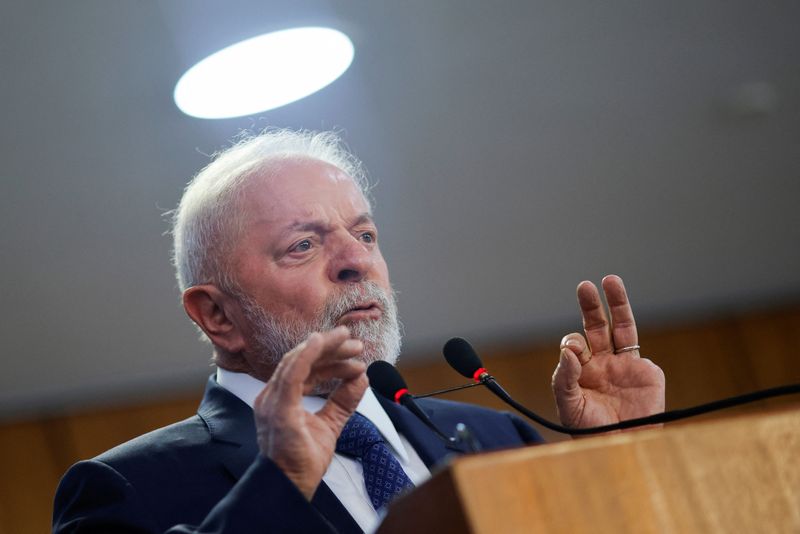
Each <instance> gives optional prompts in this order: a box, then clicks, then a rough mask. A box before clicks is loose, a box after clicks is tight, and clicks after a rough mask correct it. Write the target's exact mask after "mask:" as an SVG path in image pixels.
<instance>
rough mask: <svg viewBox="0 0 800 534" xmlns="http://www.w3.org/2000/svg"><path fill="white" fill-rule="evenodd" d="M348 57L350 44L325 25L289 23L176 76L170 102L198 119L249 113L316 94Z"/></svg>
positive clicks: (346, 64)
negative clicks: (294, 24) (317, 26)
mask: <svg viewBox="0 0 800 534" xmlns="http://www.w3.org/2000/svg"><path fill="white" fill-rule="evenodd" d="M352 61H353V43H352V42H351V41H350V39H349V38H348V37H347V36H346V35H345V34H343V33H341V32H339V31H337V30H333V29H330V28H293V29H290V30H282V31H278V32H273V33H267V34H264V35H259V36H258V37H253V38H252V39H247V40H245V41H241V42H239V43H236V44H234V45H231V46H229V47H227V48H223V49H222V50H220V51H219V52H215V53H214V54H211V55H210V56H208V57H207V58H205V59H203V60H202V61H200V62H199V63H197V64H196V65H195V66H193V67H192V68H190V69H189V70H188V71H186V73H185V74H184V75H183V76H181V78H180V80H178V83H177V84H176V85H175V95H174V97H175V104H177V106H178V108H180V110H181V111H183V112H184V113H186V114H187V115H191V116H193V117H199V118H202V119H223V118H228V117H241V116H243V115H252V114H254V113H260V112H262V111H267V110H270V109H275V108H277V107H280V106H284V105H286V104H289V103H291V102H294V101H296V100H300V99H301V98H303V97H305V96H308V95H310V94H312V93H315V92H317V91H319V90H320V89H322V88H323V87H325V86H326V85H328V84H330V83H331V82H333V81H334V80H335V79H336V78H338V77H339V76H341V75H342V74H343V73H344V71H346V70H347V68H348V67H349V66H350V63H352Z"/></svg>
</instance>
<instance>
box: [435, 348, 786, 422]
mask: <svg viewBox="0 0 800 534" xmlns="http://www.w3.org/2000/svg"><path fill="white" fill-rule="evenodd" d="M443 352H444V357H445V359H446V360H447V363H449V364H450V366H451V367H452V368H453V369H455V370H456V371H457V372H458V373H459V374H461V375H462V376H465V377H467V378H471V379H473V380H474V381H475V383H474V384H468V385H465V386H460V387H456V388H449V389H446V390H442V391H439V392H434V393H431V394H429V395H436V394H439V393H446V392H450V391H455V390H458V389H464V388H466V387H473V386H476V385H483V386H486V387H487V388H488V389H489V391H491V392H492V393H494V394H495V395H497V396H498V397H499V398H500V399H501V400H502V401H503V402H505V403H506V404H508V405H509V406H511V407H513V408H514V409H515V410H517V411H518V412H520V413H521V414H523V415H525V416H526V417H528V418H529V419H531V420H533V421H535V422H536V423H538V424H540V425H542V426H543V427H545V428H548V429H550V430H553V431H555V432H560V433H562V434H570V435H573V436H580V435H588V434H600V433H603V432H610V431H612V430H624V429H628V428H634V427H637V426H645V425H655V424H662V423H669V422H672V421H677V420H679V419H686V418H688V417H694V416H697V415H701V414H705V413H709V412H714V411H717V410H722V409H725V408H731V407H733V406H740V405H742V404H748V403H751V402H755V401H759V400H764V399H769V398H773V397H780V396H783V395H791V394H795V393H800V384H789V385H785V386H778V387H774V388H769V389H762V390H759V391H753V392H751V393H745V394H743V395H736V396H734V397H728V398H724V399H720V400H716V401H712V402H708V403H705V404H700V405H698V406H692V407H690V408H682V409H677V410H670V411H667V412H661V413H657V414H653V415H648V416H646V417H637V418H635V419H627V420H625V421H620V422H619V423H612V424H608V425H602V426H596V427H589V428H570V427H565V426H562V425H559V424H557V423H553V422H551V421H548V420H547V419H545V418H544V417H542V416H540V415H538V414H536V413H535V412H533V411H531V410H529V409H528V408H526V407H525V406H523V405H522V404H520V403H519V402H517V401H515V400H514V399H513V398H512V397H511V395H509V394H508V392H506V390H504V389H503V388H502V387H501V386H500V384H498V383H497V380H495V378H494V377H493V376H492V375H490V374H489V372H488V371H487V370H486V369H485V368H484V367H483V363H482V362H481V359H480V357H479V356H478V354H477V353H476V352H475V349H473V348H472V345H470V344H469V342H468V341H467V340H465V339H463V338H459V337H456V338H453V339H451V340H450V341H448V342H447V343H446V344H445V346H444V349H443ZM429 395H420V396H419V397H425V396H429Z"/></svg>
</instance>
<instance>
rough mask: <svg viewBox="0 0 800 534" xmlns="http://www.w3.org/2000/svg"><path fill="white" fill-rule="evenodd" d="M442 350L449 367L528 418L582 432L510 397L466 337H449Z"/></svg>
mask: <svg viewBox="0 0 800 534" xmlns="http://www.w3.org/2000/svg"><path fill="white" fill-rule="evenodd" d="M442 352H443V353H444V359H445V360H447V363H449V364H450V367H452V368H453V369H455V370H456V371H457V372H458V373H460V374H461V375H462V376H465V377H467V378H471V379H472V380H474V381H475V382H477V383H480V384H483V385H484V386H486V388H487V389H489V391H491V392H492V393H494V394H495V395H497V396H498V397H499V398H500V399H501V400H502V401H503V402H505V403H506V404H508V405H510V406H511V407H513V408H514V409H515V410H517V411H519V412H521V413H522V414H524V415H526V416H527V417H529V418H530V419H533V420H534V421H536V422H537V423H539V424H540V425H542V426H544V427H546V428H549V429H550V430H555V431H556V432H562V433H567V434H572V433H583V432H581V431H582V430H585V429H570V428H567V427H563V426H561V425H557V424H555V423H551V422H550V421H548V420H547V419H545V418H543V417H541V416H539V415H537V414H536V413H534V412H532V411H530V410H529V409H527V408H526V407H525V406H523V405H521V404H519V403H518V402H517V401H515V400H514V399H512V398H511V395H509V394H508V392H507V391H506V390H504V389H503V388H502V387H501V386H500V384H498V383H497V381H496V380H495V379H494V377H493V376H492V375H490V374H489V372H488V371H487V370H486V368H485V367H484V366H483V362H481V358H480V356H478V354H477V353H476V352H475V349H473V348H472V345H470V344H469V341H467V340H466V339H464V338H460V337H454V338H452V339H450V340H449V341H448V342H447V343H445V344H444V348H443V349H442Z"/></svg>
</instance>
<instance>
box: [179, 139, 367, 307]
mask: <svg viewBox="0 0 800 534" xmlns="http://www.w3.org/2000/svg"><path fill="white" fill-rule="evenodd" d="M296 158H304V159H315V160H320V161H323V162H325V163H329V164H331V165H334V166H335V167H338V168H339V169H341V170H342V171H344V172H345V173H347V174H348V175H349V176H350V177H352V178H353V180H354V182H355V183H356V185H357V186H358V187H359V189H360V190H361V192H362V193H363V194H364V198H365V199H366V200H367V202H368V203H369V195H368V189H369V188H368V182H367V178H366V173H365V172H364V169H363V166H362V164H361V162H360V161H359V160H358V159H357V158H356V157H355V156H354V155H353V154H352V153H350V151H349V150H348V149H347V147H346V146H345V145H344V142H343V141H342V139H341V138H340V137H339V135H338V134H337V133H335V132H312V131H307V130H301V131H295V130H288V129H268V130H265V131H263V132H261V133H259V134H244V135H242V136H240V138H239V139H238V140H237V141H236V142H235V143H234V144H233V145H232V146H231V147H230V148H227V149H225V150H223V151H220V152H218V153H216V154H215V155H214V156H213V161H212V162H211V163H210V164H208V166H206V167H205V168H204V169H203V170H201V171H200V172H199V173H198V174H197V175H196V176H195V177H194V178H193V179H192V181H191V182H189V184H188V185H187V186H186V190H185V191H184V193H183V197H182V198H181V201H180V203H179V204H178V207H177V208H176V209H175V212H174V215H173V219H172V236H173V243H174V252H173V263H174V265H175V270H176V275H177V278H178V287H179V288H180V290H181V292H183V291H185V290H186V289H187V288H189V287H192V286H195V285H199V284H206V283H214V284H217V285H219V286H220V288H221V289H223V290H228V291H230V290H234V289H235V288H236V287H237V284H236V280H234V279H233V278H232V276H231V273H230V269H229V266H228V265H227V263H226V261H225V259H226V257H228V256H229V253H230V251H231V247H233V245H234V244H235V243H236V240H237V239H238V235H239V232H240V230H241V227H242V223H243V220H242V211H241V210H240V209H239V207H238V201H239V199H240V197H241V195H242V193H243V190H244V188H245V186H246V185H247V184H248V183H249V182H250V180H252V179H253V178H254V177H257V176H260V175H264V174H265V173H269V172H270V170H271V167H274V168H277V167H278V166H279V165H280V163H281V161H285V160H287V159H296Z"/></svg>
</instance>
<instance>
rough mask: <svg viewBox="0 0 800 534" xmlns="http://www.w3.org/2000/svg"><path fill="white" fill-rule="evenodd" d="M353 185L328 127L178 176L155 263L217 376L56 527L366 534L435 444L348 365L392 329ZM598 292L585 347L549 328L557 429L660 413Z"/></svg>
mask: <svg viewBox="0 0 800 534" xmlns="http://www.w3.org/2000/svg"><path fill="white" fill-rule="evenodd" d="M365 191H366V183H365V180H364V179H363V174H362V171H361V167H360V164H359V163H358V161H357V160H355V158H353V156H352V155H350V154H349V153H348V152H347V151H346V150H344V149H343V148H342V145H341V143H340V141H339V139H338V138H337V137H336V136H335V135H334V134H331V133H317V134H315V133H309V132H292V131H286V130H280V131H271V132H267V133H264V134H261V135H258V136H255V137H252V138H249V139H246V140H243V141H241V142H240V143H239V144H237V145H235V146H234V147H232V148H230V149H228V150H226V151H224V152H223V153H221V154H219V155H218V156H217V157H216V158H215V160H214V161H213V162H212V163H211V164H210V165H209V166H208V167H206V168H205V169H204V170H203V171H201V172H200V173H199V174H198V175H197V176H196V177H195V178H194V180H193V181H192V182H191V183H190V184H189V186H188V187H187V189H186V191H185V193H184V195H183V198H182V199H181V202H180V205H179V206H178V208H177V210H176V212H175V217H174V229H173V233H174V239H175V258H174V260H175V265H176V269H177V273H178V282H179V285H180V288H181V290H182V291H183V304H184V307H185V309H186V312H187V314H188V315H189V316H190V317H191V319H192V320H193V321H194V322H195V323H196V324H197V326H198V327H199V328H200V329H201V330H202V332H203V334H204V335H205V336H206V337H207V339H208V340H209V341H210V342H211V344H212V345H213V352H214V361H215V363H216V365H217V372H216V374H215V376H213V377H212V378H211V379H210V380H209V383H208V386H207V389H206V393H205V397H204V399H203V401H202V403H201V405H200V408H199V409H198V413H197V415H196V416H195V417H192V418H190V419H187V420H185V421H182V422H180V423H176V424H174V425H172V426H169V427H166V428H163V429H160V430H157V431H155V432H152V433H150V434H147V435H144V436H141V437H139V438H137V439H134V440H132V441H130V442H128V443H125V444H123V445H120V446H119V447H116V448H114V449H112V450H111V451H108V452H106V453H104V454H102V455H100V456H98V457H97V458H94V459H92V460H88V461H85V462H80V463H78V464H76V465H75V466H73V467H72V468H71V469H70V470H69V471H68V472H67V474H66V475H65V476H64V479H63V480H62V482H61V485H60V486H59V489H58V492H57V495H56V502H55V515H54V531H55V532H104V533H107V532H165V531H169V532H203V533H207V532H226V533H246V532H261V533H263V532H361V531H370V530H372V529H374V527H375V526H376V524H377V523H378V520H379V513H380V510H381V508H382V507H383V506H385V504H386V503H388V501H389V500H390V499H391V498H392V497H393V496H394V495H395V494H396V493H399V492H401V491H404V490H406V489H408V488H410V487H412V486H413V485H416V484H419V483H421V482H423V481H424V480H425V479H426V478H427V477H428V476H429V473H430V472H429V469H430V468H431V467H432V466H434V465H435V464H436V463H437V462H440V461H441V460H443V459H444V458H445V457H447V456H448V455H450V454H452V453H453V452H454V451H452V450H450V449H448V447H447V446H446V445H445V444H443V443H442V442H441V441H438V440H437V438H436V436H435V435H434V434H433V433H432V432H431V431H430V430H428V429H427V428H426V427H425V426H424V425H423V424H422V423H420V422H419V421H418V420H417V419H416V418H415V417H414V416H413V415H411V414H410V413H409V412H407V411H406V410H405V408H402V407H400V406H397V405H394V404H392V403H389V402H385V401H383V400H381V399H378V398H376V396H375V395H374V394H373V393H372V392H371V390H370V389H368V381H367V378H366V375H365V370H366V367H367V365H368V364H369V363H371V362H374V361H377V360H385V361H388V362H390V363H394V362H395V360H396V359H397V356H398V354H399V352H400V333H399V325H398V320H397V311H396V306H395V301H394V296H393V292H392V288H391V285H390V283H389V274H388V270H387V267H386V263H385V261H384V259H383V256H382V255H381V252H380V248H379V246H378V231H377V228H376V226H375V222H374V220H373V217H372V210H371V207H370V203H369V201H368V199H367V195H366V194H365ZM603 288H604V291H605V294H606V299H607V301H608V303H609V309H610V312H611V321H609V320H608V319H607V317H606V313H605V311H604V308H603V305H602V302H601V300H600V295H599V292H598V290H597V288H596V287H595V286H594V285H592V284H591V283H589V282H583V283H582V284H581V285H579V286H578V300H579V303H580V308H581V311H582V314H583V318H584V325H585V334H586V337H584V336H583V335H581V334H578V333H573V334H569V335H567V336H565V338H564V339H563V340H562V346H561V355H560V360H559V363H558V366H557V368H556V371H555V373H554V375H553V388H554V392H555V395H556V401H557V406H558V410H559V415H560V417H561V419H562V421H563V422H564V423H565V424H567V425H571V426H575V427H585V426H592V425H598V424H605V423H610V422H615V421H618V420H621V419H627V418H631V417H637V416H643V415H648V414H651V413H655V412H658V411H661V410H663V399H664V396H663V392H664V377H663V373H661V370H660V369H659V368H658V367H656V366H655V365H654V364H652V363H651V362H649V361H648V360H646V359H643V358H640V357H639V354H638V350H636V349H637V348H638V346H637V337H636V327H635V324H634V321H633V315H632V313H631V309H630V305H629V304H628V300H627V297H626V295H625V290H624V287H623V285H622V281H621V280H620V279H619V278H617V277H613V276H612V277H606V279H604V281H603ZM610 322H611V326H610V325H609V323H610ZM615 352H616V353H617V354H615ZM422 406H423V408H424V409H425V410H426V411H427V412H428V414H429V415H430V417H431V418H432V419H433V420H434V421H435V422H436V423H437V424H438V425H439V426H441V427H442V428H444V429H445V430H446V431H452V429H453V427H454V426H455V424H456V423H458V422H463V423H465V424H466V425H467V426H469V427H470V429H471V430H472V431H473V433H474V434H475V435H476V437H477V438H478V440H479V441H480V442H481V443H482V444H483V445H484V446H485V447H487V448H498V447H509V446H516V445H523V444H526V443H536V442H538V441H540V438H539V436H538V434H537V433H536V432H535V431H534V430H533V429H532V428H531V427H529V426H528V425H527V424H525V423H524V422H523V421H521V420H520V419H518V418H517V417H515V416H512V415H510V414H506V413H499V412H494V411H492V410H488V409H484V408H479V407H475V406H469V405H464V404H460V403H453V402H448V401H441V400H425V401H424V402H422ZM354 445H357V446H354ZM376 466H377V467H376Z"/></svg>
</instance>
